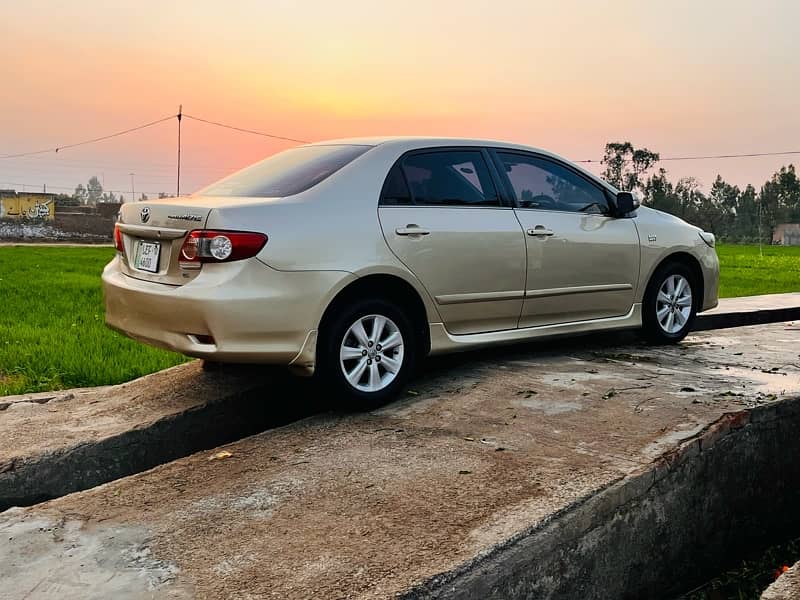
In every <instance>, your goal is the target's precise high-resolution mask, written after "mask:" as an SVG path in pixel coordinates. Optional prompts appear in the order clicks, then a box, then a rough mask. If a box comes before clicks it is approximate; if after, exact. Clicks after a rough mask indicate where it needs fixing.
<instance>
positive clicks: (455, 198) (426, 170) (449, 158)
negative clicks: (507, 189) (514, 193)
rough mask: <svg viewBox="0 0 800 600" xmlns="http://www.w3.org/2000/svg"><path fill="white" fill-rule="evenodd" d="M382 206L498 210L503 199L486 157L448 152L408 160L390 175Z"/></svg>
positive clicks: (423, 155)
mask: <svg viewBox="0 0 800 600" xmlns="http://www.w3.org/2000/svg"><path fill="white" fill-rule="evenodd" d="M381 203H382V204H414V205H417V206H498V205H499V204H500V198H499V197H498V195H497V191H496V190H495V187H494V184H493V183H492V178H491V175H490V174H489V169H488V167H487V166H486V161H485V160H484V159H483V154H481V153H480V152H479V151H476V150H452V151H450V150H448V151H442V152H424V153H420V154H411V155H409V156H406V157H405V158H404V159H403V160H402V161H401V162H400V163H399V168H398V167H397V166H395V168H393V169H392V171H390V172H389V176H388V177H387V180H386V183H385V184H384V188H383V194H382V198H381Z"/></svg>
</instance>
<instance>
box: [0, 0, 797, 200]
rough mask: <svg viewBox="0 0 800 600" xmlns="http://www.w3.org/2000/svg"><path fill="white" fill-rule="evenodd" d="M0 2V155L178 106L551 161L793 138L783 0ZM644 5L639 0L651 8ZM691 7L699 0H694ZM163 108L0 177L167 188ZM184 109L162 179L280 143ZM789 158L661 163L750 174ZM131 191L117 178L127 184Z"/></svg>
mask: <svg viewBox="0 0 800 600" xmlns="http://www.w3.org/2000/svg"><path fill="white" fill-rule="evenodd" d="M604 4H606V3H600V2H589V1H586V2H569V1H561V2H558V3H549V2H548V3H545V2H539V1H532V0H528V1H524V2H523V1H512V0H506V1H505V2H502V3H498V2H467V1H462V2H456V1H451V0H439V1H438V2H432V1H430V0H429V1H418V0H405V1H404V2H392V3H385V2H379V1H375V0H371V1H355V0H351V1H349V2H347V1H338V2H336V3H332V2H309V1H306V2H278V1H268V0H259V1H255V0H254V1H247V2H245V1H238V0H229V1H228V2H226V3H220V2H210V1H208V2H201V1H200V0H195V1H193V2H164V1H163V0H162V1H160V2H155V1H150V0H139V1H137V2H119V1H116V2H102V1H100V0H76V2H65V3H56V2H54V1H52V0H51V1H44V0H28V1H26V2H13V1H11V0H0V22H2V23H3V31H2V35H0V56H2V57H3V59H2V60H0V80H1V81H2V84H3V85H2V92H0V154H10V153H17V152H25V151H28V150H37V149H40V148H46V147H50V146H54V145H59V144H67V143H70V142H73V141H79V140H81V139H85V138H89V137H95V136H99V135H103V134H106V133H109V132H113V131H116V130H120V129H124V128H126V127H131V126H135V125H138V124H140V123H143V122H147V121H151V120H154V119H156V118H158V117H161V116H164V115H167V114H170V113H172V112H174V111H175V110H176V109H177V106H178V104H181V103H182V104H183V105H184V110H185V111H186V112H187V113H190V114H194V115H197V116H201V117H204V118H208V119H213V120H218V121H222V122H228V123H231V124H234V125H238V126H241V127H247V128H252V129H259V130H263V131H269V132H274V133H277V134H279V135H285V136H289V137H297V138H302V139H310V140H319V139H325V138H331V137H345V136H357V135H380V134H430V135H439V134H441V135H457V136H481V137H492V138H500V139H508V140H512V141H517V142H523V143H528V144H531V145H535V146H540V147H544V148H547V149H549V150H553V151H555V152H559V153H561V154H563V155H565V156H567V157H569V158H573V159H584V158H599V157H600V156H601V153H602V149H603V145H604V144H605V142H606V141H610V140H630V141H632V142H633V143H634V144H635V145H643V146H647V147H649V148H651V149H653V150H657V151H660V152H661V153H662V155H663V156H676V155H686V154H707V153H725V154H728V153H743V152H759V151H775V150H800V135H798V134H800V111H798V109H797V106H798V99H799V98H800V41H798V39H799V38H798V36H797V35H796V33H795V31H794V29H795V28H796V24H797V23H798V22H800V3H797V2H794V1H792V0H785V1H778V0H771V1H770V0H767V1H761V2H758V3H756V2H750V1H747V2H737V1H732V0H729V1H727V2H722V1H716V0H713V1H712V0H708V1H705V2H703V3H697V2H689V1H683V0H676V1H673V2H669V3H642V2H634V1H627V0H619V1H615V2H609V3H608V4H610V6H605V5H604ZM656 4H658V6H657V5H656ZM697 4H702V6H696V5H697ZM175 133H176V132H175V124H174V123H172V122H170V123H168V124H162V125H159V126H156V127H154V128H152V129H149V130H146V131H144V132H140V133H136V134H133V135H129V136H125V137H123V138H119V139H116V140H112V141H109V142H104V143H100V144H96V145H93V146H88V147H84V148H80V149H75V150H69V151H64V152H60V153H59V154H58V155H56V154H47V155H43V156H40V157H36V158H27V159H13V160H11V159H4V160H0V186H2V187H17V188H20V186H19V185H16V186H14V185H9V184H19V183H25V184H29V185H30V186H31V187H29V188H28V189H34V188H35V189H40V188H41V185H42V184H44V183H46V184H48V185H49V186H50V189H51V190H53V191H65V190H61V189H59V188H58V187H57V186H61V187H63V188H65V189H67V188H69V189H71V188H74V186H75V185H76V184H77V183H79V182H80V181H85V180H86V179H87V178H88V177H89V176H90V175H92V174H97V175H98V176H102V177H103V179H104V181H105V184H106V187H107V188H111V189H121V190H125V191H128V190H129V189H130V185H131V184H130V180H131V178H130V176H129V173H130V172H134V173H135V174H136V175H135V187H136V189H137V190H140V191H147V192H150V193H153V192H158V191H165V192H174V186H175V182H174V164H175ZM287 145H288V144H287V143H286V142H276V141H270V140H267V139H264V138H259V137H255V136H250V135H245V134H240V133H235V132H230V131H225V130H221V129H217V128H214V127H211V126H208V125H204V124H201V123H197V122H192V121H184V127H183V163H182V164H183V173H184V177H183V183H182V190H183V191H187V192H188V191H192V190H193V189H197V188H198V187H199V186H201V185H203V184H205V183H207V182H208V181H210V180H213V179H215V178H217V177H219V176H221V175H223V174H225V173H226V172H227V171H228V170H230V169H232V168H236V167H239V166H243V165H245V164H247V163H249V162H252V161H254V160H257V159H258V158H261V157H263V156H265V155H267V154H270V153H272V152H275V151H277V150H279V149H282V148H284V147H287ZM792 160H794V161H795V162H797V161H798V157H797V156H795V157H773V158H763V159H732V160H724V161H723V160H716V161H702V162H691V163H677V162H675V163H667V164H665V165H664V166H665V167H667V169H668V170H669V171H670V172H671V173H673V174H674V175H675V177H678V176H684V175H694V176H697V177H698V178H699V179H700V180H701V181H702V183H703V184H705V185H706V186H708V185H709V184H710V183H711V181H712V180H713V177H714V176H715V175H716V173H721V174H722V175H723V177H725V178H726V179H728V180H730V181H732V182H734V183H737V184H740V185H741V184H745V183H747V182H753V183H755V184H757V185H761V184H762V183H763V181H764V180H765V179H766V178H767V177H768V176H769V175H770V174H771V173H772V172H773V171H774V170H775V169H776V168H778V167H779V166H780V165H782V164H786V163H788V162H791V161H792ZM137 195H138V194H137Z"/></svg>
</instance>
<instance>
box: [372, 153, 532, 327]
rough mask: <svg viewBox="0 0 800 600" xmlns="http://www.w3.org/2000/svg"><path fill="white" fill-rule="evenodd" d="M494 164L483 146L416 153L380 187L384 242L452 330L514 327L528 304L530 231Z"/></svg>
mask: <svg viewBox="0 0 800 600" xmlns="http://www.w3.org/2000/svg"><path fill="white" fill-rule="evenodd" d="M490 165H491V159H490V157H489V155H488V153H487V152H486V150H482V149H479V148H449V149H435V150H433V149H426V150H421V151H414V152H410V153H407V154H405V155H404V156H402V157H401V158H400V160H398V161H397V163H396V164H395V165H394V167H393V168H392V170H391V171H390V173H389V175H388V177H387V179H386V183H385V184H384V187H383V191H382V193H381V201H380V207H379V211H378V212H379V217H380V222H381V227H382V228H383V235H384V237H385V238H386V242H387V243H388V245H389V247H390V248H391V250H392V252H394V254H395V255H396V256H397V257H398V258H399V259H400V260H401V261H402V262H403V263H404V264H405V265H406V266H407V267H408V269H409V270H411V272H413V273H414V275H415V276H416V277H417V278H418V279H419V280H420V281H421V282H422V284H423V285H424V286H425V288H426V289H427V290H428V292H429V293H430V295H431V296H432V297H433V298H434V300H435V302H436V305H437V308H438V310H439V314H440V315H441V317H442V320H443V322H444V325H445V327H446V328H447V330H448V331H450V332H451V333H454V334H465V333H478V332H485V331H499V330H504V329H513V328H515V327H516V326H517V322H518V319H519V314H520V310H521V309H522V298H523V294H524V289H525V288H524V285H525V268H526V260H525V234H524V233H523V232H522V229H521V228H520V225H519V222H518V221H517V218H516V217H515V215H514V211H513V209H512V207H510V206H508V205H505V206H504V205H503V202H502V200H501V196H500V194H499V193H498V190H497V186H496V185H495V181H497V173H496V172H493V171H492V169H493V167H492V166H490Z"/></svg>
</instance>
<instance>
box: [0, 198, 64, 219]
mask: <svg viewBox="0 0 800 600" xmlns="http://www.w3.org/2000/svg"><path fill="white" fill-rule="evenodd" d="M55 216H56V206H55V196H54V195H53V194H42V193H34V192H0V219H13V220H16V219H24V220H30V221H52V220H53V219H55Z"/></svg>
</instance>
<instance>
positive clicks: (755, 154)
mask: <svg viewBox="0 0 800 600" xmlns="http://www.w3.org/2000/svg"><path fill="white" fill-rule="evenodd" d="M789 154H800V150H787V151H786V152H752V153H750V154H711V155H708V156H669V157H665V158H659V159H658V160H659V162H661V161H668V160H709V159H716V158H753V157H758V156H787V155H789ZM573 162H577V163H596V164H599V163H602V162H603V160H602V159H600V160H595V159H588V160H576V161H573ZM624 162H631V161H630V160H625V161H624Z"/></svg>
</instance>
